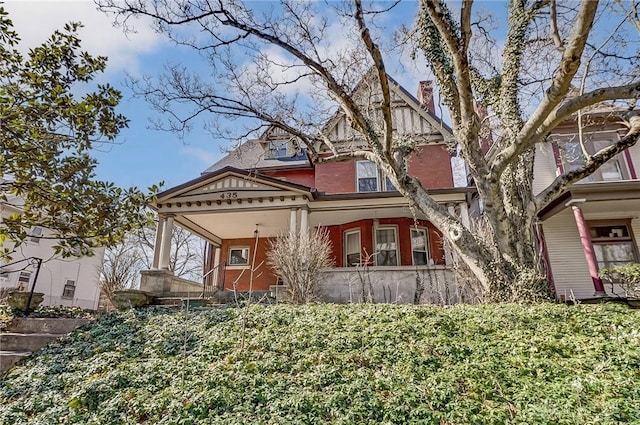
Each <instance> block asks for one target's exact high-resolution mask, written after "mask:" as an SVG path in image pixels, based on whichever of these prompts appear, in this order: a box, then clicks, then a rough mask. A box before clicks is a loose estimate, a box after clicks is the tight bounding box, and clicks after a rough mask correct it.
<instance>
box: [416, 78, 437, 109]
mask: <svg viewBox="0 0 640 425" xmlns="http://www.w3.org/2000/svg"><path fill="white" fill-rule="evenodd" d="M418 102H420V105H421V106H422V107H423V108H424V109H426V110H427V111H429V112H431V113H432V114H434V115H435V113H436V106H435V103H434V101H433V81H420V82H419V83H418Z"/></svg>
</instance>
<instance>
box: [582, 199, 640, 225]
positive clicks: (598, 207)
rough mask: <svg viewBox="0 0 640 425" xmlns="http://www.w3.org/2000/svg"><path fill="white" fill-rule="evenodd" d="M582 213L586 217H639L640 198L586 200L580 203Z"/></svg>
mask: <svg viewBox="0 0 640 425" xmlns="http://www.w3.org/2000/svg"><path fill="white" fill-rule="evenodd" d="M580 208H582V213H583V214H584V215H585V217H586V218H587V219H591V220H593V219H600V218H602V219H607V218H623V217H624V218H627V217H631V218H638V217H640V200H638V199H627V200H620V201H587V202H585V203H583V204H580Z"/></svg>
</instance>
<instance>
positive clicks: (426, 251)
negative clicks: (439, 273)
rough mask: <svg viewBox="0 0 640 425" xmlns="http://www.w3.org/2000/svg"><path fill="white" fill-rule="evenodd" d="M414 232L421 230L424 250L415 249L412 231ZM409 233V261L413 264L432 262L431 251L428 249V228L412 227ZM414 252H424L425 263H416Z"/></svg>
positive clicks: (429, 263)
mask: <svg viewBox="0 0 640 425" xmlns="http://www.w3.org/2000/svg"><path fill="white" fill-rule="evenodd" d="M414 232H421V233H423V234H424V250H417V249H416V246H415V245H414V243H413V242H414V236H413V233H414ZM410 235H411V262H412V264H413V265H414V266H428V265H431V264H432V260H431V252H430V249H429V229H427V228H424V227H412V228H411V229H410ZM414 252H424V254H425V259H426V262H425V264H416V257H415V255H414Z"/></svg>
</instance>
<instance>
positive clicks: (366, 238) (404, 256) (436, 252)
mask: <svg viewBox="0 0 640 425" xmlns="http://www.w3.org/2000/svg"><path fill="white" fill-rule="evenodd" d="M379 225H380V226H385V225H392V226H396V227H397V229H398V241H399V245H400V246H399V248H400V265H403V266H410V265H412V264H413V256H412V253H411V228H412V227H414V225H415V223H414V220H413V219H412V218H386V219H380V220H379ZM418 226H419V227H424V228H426V229H427V230H428V235H429V250H430V252H429V254H430V258H431V259H432V260H433V261H434V262H435V264H444V250H443V249H442V239H441V236H440V233H439V232H438V231H437V230H436V229H435V227H433V225H432V224H431V223H429V222H428V221H426V220H418ZM356 229H359V230H360V244H361V247H362V251H361V253H362V255H371V254H372V253H373V252H374V249H373V247H374V235H373V220H358V221H353V222H351V223H345V224H341V225H336V226H327V230H328V231H329V238H330V240H331V244H332V251H333V255H334V265H335V267H344V251H343V244H344V232H346V231H348V230H356ZM374 261H375V259H373V258H372V262H371V264H373V262H374Z"/></svg>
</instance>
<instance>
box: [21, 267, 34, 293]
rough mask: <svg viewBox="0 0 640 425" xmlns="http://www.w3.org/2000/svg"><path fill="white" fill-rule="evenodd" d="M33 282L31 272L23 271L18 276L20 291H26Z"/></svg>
mask: <svg viewBox="0 0 640 425" xmlns="http://www.w3.org/2000/svg"><path fill="white" fill-rule="evenodd" d="M30 281H31V272H27V271H21V272H20V274H19V275H18V291H26V290H27V288H28V287H29V282H30Z"/></svg>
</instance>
